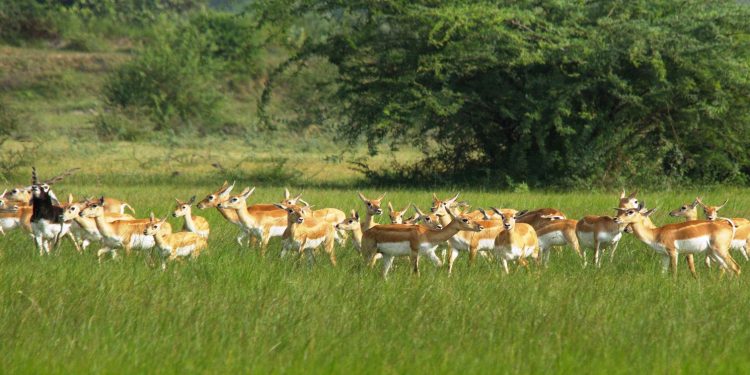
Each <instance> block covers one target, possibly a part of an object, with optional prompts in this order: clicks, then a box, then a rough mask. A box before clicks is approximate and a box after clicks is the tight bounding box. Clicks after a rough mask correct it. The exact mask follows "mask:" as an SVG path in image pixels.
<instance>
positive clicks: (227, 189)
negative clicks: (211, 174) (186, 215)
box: [196, 181, 286, 246]
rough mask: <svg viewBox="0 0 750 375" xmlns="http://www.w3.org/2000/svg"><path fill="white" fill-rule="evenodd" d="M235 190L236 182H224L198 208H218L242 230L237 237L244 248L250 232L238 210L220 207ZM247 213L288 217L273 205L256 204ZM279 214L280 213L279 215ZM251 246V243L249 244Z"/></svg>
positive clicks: (199, 203)
mask: <svg viewBox="0 0 750 375" xmlns="http://www.w3.org/2000/svg"><path fill="white" fill-rule="evenodd" d="M233 188H234V182H233V183H232V185H229V184H228V183H227V181H224V184H223V185H221V187H219V189H217V190H216V191H214V192H213V193H211V194H209V195H207V196H206V197H205V198H203V200H201V201H200V202H198V204H197V205H196V207H198V209H200V210H203V209H206V208H212V207H214V208H216V209H217V210H218V211H219V213H220V214H221V216H222V217H224V219H226V220H227V221H229V222H230V223H232V224H234V225H237V226H238V227H239V228H240V233H239V235H237V243H238V244H239V245H240V246H244V245H245V244H244V242H245V239H246V238H248V234H249V233H248V232H247V231H246V229H245V227H244V226H243V225H242V222H241V221H240V218H239V216H238V215H237V210H234V209H229V208H221V207H219V205H220V204H221V203H222V202H224V201H226V200H227V199H229V198H230V195H229V194H230V193H231V192H232V189H233ZM247 211H248V212H250V211H253V212H254V213H256V214H259V212H261V211H278V212H280V213H281V214H282V215H283V216H284V217H286V212H284V211H282V210H279V208H278V207H276V206H274V205H272V204H254V205H252V206H250V207H248V208H247ZM277 214H278V213H277ZM251 238H252V239H255V238H256V237H251ZM248 245H249V242H248Z"/></svg>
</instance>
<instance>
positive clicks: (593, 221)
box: [576, 215, 625, 267]
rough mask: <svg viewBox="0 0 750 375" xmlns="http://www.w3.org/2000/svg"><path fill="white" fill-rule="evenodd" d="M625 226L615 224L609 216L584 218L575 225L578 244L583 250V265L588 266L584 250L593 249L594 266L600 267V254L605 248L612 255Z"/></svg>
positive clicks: (613, 219)
mask: <svg viewBox="0 0 750 375" xmlns="http://www.w3.org/2000/svg"><path fill="white" fill-rule="evenodd" d="M623 230H625V225H622V224H619V223H617V222H615V218H613V217H611V216H596V215H589V216H584V217H583V219H581V220H579V221H578V223H577V224H576V235H577V236H578V243H579V245H580V246H581V247H582V248H583V252H582V256H583V265H584V267H585V266H586V265H587V264H588V259H587V257H586V248H593V249H594V265H596V266H597V267H601V265H602V263H601V254H602V252H603V251H604V249H606V248H611V251H612V252H613V253H614V252H615V251H616V250H617V245H618V244H619V243H620V239H621V238H622V231H623Z"/></svg>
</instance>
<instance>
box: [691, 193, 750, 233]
mask: <svg viewBox="0 0 750 375" xmlns="http://www.w3.org/2000/svg"><path fill="white" fill-rule="evenodd" d="M695 200H696V201H697V202H698V204H699V205H700V206H701V207H702V208H703V213H704V214H705V215H706V220H708V221H714V220H716V219H717V218H719V210H720V209H722V208H723V207H724V206H726V205H727V202H729V199H727V200H725V201H724V203H722V204H721V206H709V205H707V204H705V203H703V202H702V201H701V199H700V198H695ZM731 219H732V222H734V225H736V226H738V227H739V226H742V225H746V224H750V220H747V219H745V218H744V217H733V218H731Z"/></svg>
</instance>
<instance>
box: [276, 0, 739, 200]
mask: <svg viewBox="0 0 750 375" xmlns="http://www.w3.org/2000/svg"><path fill="white" fill-rule="evenodd" d="M294 4H297V5H299V7H298V8H292V9H296V12H298V13H309V12H314V13H317V14H320V15H321V16H322V17H326V18H333V19H337V20H338V21H339V25H340V27H339V28H337V29H335V30H333V31H332V32H331V33H330V34H329V35H328V36H327V38H326V39H325V40H324V41H323V42H320V41H318V40H312V39H311V40H310V41H309V43H308V44H307V45H306V46H305V47H303V48H302V49H301V51H302V52H301V53H303V54H311V53H312V54H321V55H323V56H326V57H327V58H328V59H329V60H330V61H331V62H332V63H334V64H335V65H336V66H337V67H338V69H339V73H340V75H339V77H338V82H339V84H340V85H341V86H340V91H339V93H340V95H341V98H342V99H343V100H344V101H345V103H346V108H347V112H348V115H349V117H348V119H349V121H348V122H347V124H346V125H345V126H343V127H342V131H343V132H345V134H346V136H347V137H348V139H349V140H351V141H352V142H357V141H359V140H360V137H362V136H364V137H366V139H367V140H368V142H369V145H370V146H371V148H372V150H373V151H374V150H375V149H376V146H377V145H378V144H380V143H381V142H383V141H387V142H390V143H392V144H394V145H403V144H409V145H418V146H420V147H421V148H422V149H423V150H424V151H425V152H426V158H425V160H424V162H423V163H422V165H418V166H407V167H406V169H407V171H406V172H407V173H406V175H411V176H413V177H419V178H421V179H424V178H437V176H440V177H439V178H446V177H451V176H452V177H453V178H456V179H459V180H467V179H469V180H471V179H475V178H477V176H479V178H486V179H489V180H498V179H499V180H500V181H504V180H511V181H528V182H529V183H530V184H532V185H536V186H538V185H548V184H559V185H600V184H620V183H624V182H626V181H631V182H632V179H634V178H635V179H638V180H639V181H641V182H649V183H659V182H664V181H666V180H669V181H679V182H688V181H692V182H708V181H723V182H726V181H733V182H745V181H747V178H748V173H750V169H749V168H748V167H750V158H748V153H747V152H746V151H745V150H746V148H747V146H748V135H750V132H749V130H750V128H749V127H748V113H750V112H749V111H750V102H749V101H748V100H749V99H750V97H749V96H748V94H749V93H750V81H748V78H749V77H748V74H747V71H748V52H749V51H750V49H749V48H748V43H747V41H748V35H747V33H748V31H750V30H749V29H748V27H749V26H750V12H749V11H748V8H746V7H745V6H742V5H737V3H736V2H735V1H716V2H704V1H686V2H679V3H678V2H674V1H668V0H662V1H645V0H643V1H599V2H580V1H556V2H548V1H521V2H518V1H512V2H509V1H497V2H495V3H492V4H490V3H487V2H472V3H467V2H463V1H461V2H459V1H448V2H435V1H402V0H391V1H380V2H377V3H372V2H367V1H355V2H350V1H345V2H338V3H335V4H331V3H327V4H326V5H320V4H318V3H317V2H310V3H309V4H304V3H302V4H300V3H299V2H294ZM287 5H291V4H287ZM277 9H278V8H277ZM280 13H283V12H280ZM293 13H294V11H293ZM311 51H312V52H311ZM665 177H666V178H665Z"/></svg>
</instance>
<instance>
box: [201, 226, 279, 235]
mask: <svg viewBox="0 0 750 375" xmlns="http://www.w3.org/2000/svg"><path fill="white" fill-rule="evenodd" d="M285 231H286V226H283V227H271V230H269V233H270V235H271V237H281V236H283V235H284V232H285ZM206 235H208V234H206ZM258 235H259V236H260V234H258Z"/></svg>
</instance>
